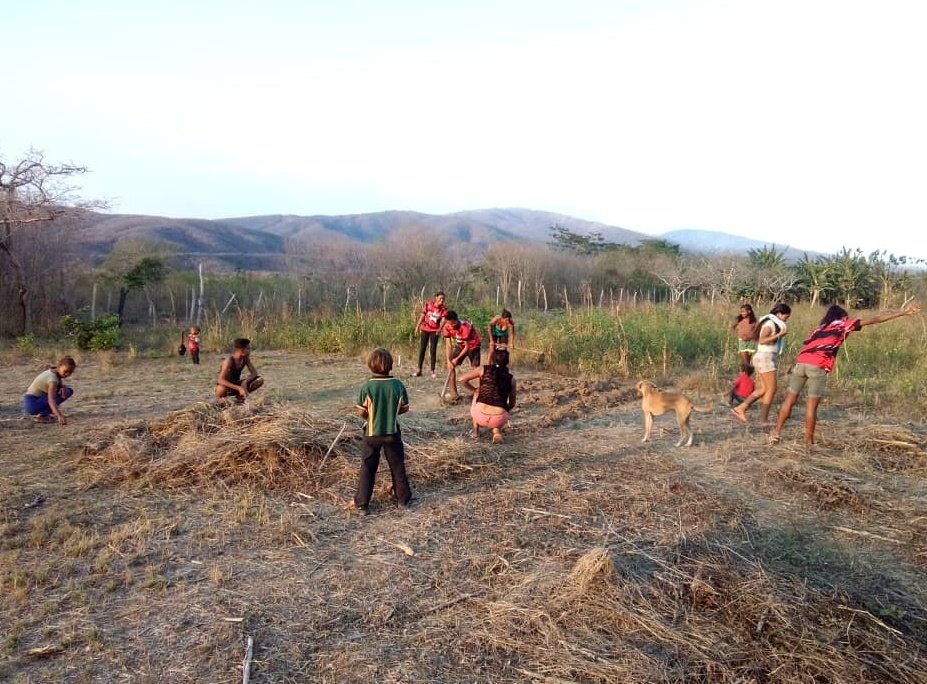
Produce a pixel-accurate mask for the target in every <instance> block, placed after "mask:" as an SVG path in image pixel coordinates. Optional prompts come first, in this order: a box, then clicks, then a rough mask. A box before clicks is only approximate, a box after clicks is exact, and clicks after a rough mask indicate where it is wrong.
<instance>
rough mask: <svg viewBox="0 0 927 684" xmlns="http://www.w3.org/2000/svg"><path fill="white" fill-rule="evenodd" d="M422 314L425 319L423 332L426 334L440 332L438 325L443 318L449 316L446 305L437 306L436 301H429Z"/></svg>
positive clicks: (422, 327) (423, 320)
mask: <svg viewBox="0 0 927 684" xmlns="http://www.w3.org/2000/svg"><path fill="white" fill-rule="evenodd" d="M422 314H423V315H424V316H425V317H424V318H423V319H422V326H421V331H422V332H426V333H436V332H438V323H439V322H440V321H441V319H442V318H444V317H445V316H447V307H446V306H444V304H441V305H440V306H439V305H438V304H435V303H434V301H429V302H427V303H426V304H425V307H424V308H423V309H422Z"/></svg>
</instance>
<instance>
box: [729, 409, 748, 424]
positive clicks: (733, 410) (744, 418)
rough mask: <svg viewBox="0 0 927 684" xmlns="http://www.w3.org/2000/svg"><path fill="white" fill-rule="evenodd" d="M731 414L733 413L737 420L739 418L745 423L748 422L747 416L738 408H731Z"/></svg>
mask: <svg viewBox="0 0 927 684" xmlns="http://www.w3.org/2000/svg"><path fill="white" fill-rule="evenodd" d="M731 415H733V416H734V417H735V418H736V419H737V420H739V421H740V422H741V423H743V424H744V425H746V424H747V416H745V415H744V414H743V413H741V412H740V411H738V410H737V409H731Z"/></svg>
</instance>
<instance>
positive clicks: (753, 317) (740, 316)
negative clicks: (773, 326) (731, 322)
mask: <svg viewBox="0 0 927 684" xmlns="http://www.w3.org/2000/svg"><path fill="white" fill-rule="evenodd" d="M740 308H741V309H746V310H747V315H746V316H744V315H743V314H737V322H738V323H740V322H741V321H742V320H743V319H744V318H746V319H747V320H748V321H750V322H751V323H756V314H755V313H753V306H751V305H750V304H741V305H740Z"/></svg>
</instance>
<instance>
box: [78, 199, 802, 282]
mask: <svg viewBox="0 0 927 684" xmlns="http://www.w3.org/2000/svg"><path fill="white" fill-rule="evenodd" d="M554 225H558V226H562V227H563V228H566V229H567V230H569V231H571V232H574V233H578V234H583V235H587V234H590V233H593V232H594V233H598V234H600V235H601V236H602V237H603V238H604V239H605V240H606V241H608V242H617V243H619V244H625V245H638V244H640V243H641V242H644V241H646V240H655V239H662V240H667V241H669V242H672V243H675V244H678V245H679V246H680V247H681V248H682V250H683V251H685V252H693V253H735V254H746V253H747V251H748V250H750V249H759V248H762V247H764V246H768V245H772V243H770V242H764V241H762V240H751V239H749V238H743V237H739V236H735V235H730V234H727V233H717V232H712V231H701V230H678V231H671V232H668V233H664V234H662V235H650V234H647V233H641V232H637V231H633V230H627V229H625V228H619V227H617V226H610V225H606V224H603V223H597V222H594V221H586V220H584V219H579V218H575V217H573V216H567V215H564V214H556V213H551V212H546V211H537V210H533V209H479V210H473V211H460V212H456V213H452V214H424V213H420V212H414V211H382V212H375V213H368V214H351V215H342V216H325V215H317V216H297V215H281V214H274V215H266V216H243V217H235V218H225V219H212V220H210V219H185V218H166V217H160V216H145V215H133V214H102V213H96V214H92V215H90V216H89V217H88V218H86V219H84V220H82V221H80V222H79V223H78V224H76V225H75V226H74V230H75V233H74V235H75V237H76V238H77V240H76V242H77V244H78V245H79V249H80V251H81V253H82V255H83V256H85V257H86V258H88V259H89V260H90V261H93V262H97V263H99V262H100V261H102V259H103V258H104V257H105V256H106V254H108V253H109V251H110V250H111V249H112V248H113V246H114V245H115V244H116V243H118V242H120V241H122V240H127V239H131V240H142V241H146V242H154V243H159V244H162V245H164V246H165V247H166V248H167V249H169V250H170V251H171V252H173V253H174V254H175V255H176V257H177V258H179V259H181V260H183V261H189V262H191V263H192V262H196V261H206V262H208V263H209V264H210V265H211V266H214V267H219V268H229V269H235V268H242V269H247V270H263V271H277V270H283V268H284V267H285V256H286V253H287V250H288V248H289V247H291V246H293V245H296V244H298V245H302V246H312V245H317V244H331V243H341V244H351V243H375V242H379V241H390V240H391V239H396V238H397V237H399V236H409V235H413V236H415V235H427V236H428V237H429V238H434V239H438V240H441V241H443V242H445V243H446V244H448V245H464V246H468V247H469V248H471V249H475V250H482V249H485V248H486V247H487V246H488V245H490V244H492V243H496V242H523V241H527V242H538V243H544V242H548V241H549V240H550V229H551V227H552V226H554ZM777 249H780V250H782V249H783V247H782V246H777ZM785 252H786V253H785V256H786V258H787V259H790V260H792V259H797V258H799V257H800V256H801V255H802V254H803V252H802V251H801V250H795V249H788V248H786V249H785Z"/></svg>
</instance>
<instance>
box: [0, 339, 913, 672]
mask: <svg viewBox="0 0 927 684" xmlns="http://www.w3.org/2000/svg"><path fill="white" fill-rule="evenodd" d="M851 344H852V342H851ZM851 353H852V351H851ZM218 359H219V357H218V356H215V355H207V356H206V357H205V358H204V363H203V365H202V366H200V367H198V368H195V367H193V366H192V365H190V364H189V362H186V363H184V361H183V360H179V359H176V358H171V359H158V360H142V359H135V360H130V359H128V358H127V357H126V356H125V355H108V356H102V357H99V358H96V359H94V358H89V359H87V360H86V361H85V362H83V363H82V364H81V367H80V368H79V370H78V373H77V374H76V376H75V378H74V382H73V384H74V386H75V387H76V389H77V396H76V398H75V400H74V401H73V404H72V405H70V406H67V405H66V407H67V408H68V409H69V412H70V414H71V416H72V417H73V424H72V425H69V426H67V427H66V428H59V427H57V426H54V425H50V426H35V427H33V426H31V425H30V424H28V423H24V422H22V420H20V419H19V418H18V410H19V409H18V405H16V404H13V403H9V402H5V403H4V404H3V405H2V407H0V414H2V415H0V418H2V420H3V422H2V423H0V450H2V452H0V453H2V456H0V466H2V467H0V516H2V517H0V525H2V526H0V544H2V546H0V639H2V641H0V680H6V681H12V682H52V681H54V682H57V681H67V682H71V681H73V682H82V681H100V682H109V681H131V682H158V681H170V682H206V681H208V682H235V681H241V678H242V658H243V656H244V653H245V644H246V641H247V638H248V637H249V636H250V637H253V639H254V658H253V663H252V665H251V681H253V682H303V681H322V682H361V681H377V682H425V681H429V682H448V683H450V682H504V681H511V682H539V683H541V682H543V683H554V682H623V681H635V682H636V681H641V682H700V681H715V682H731V683H733V682H823V681H834V682H859V681H868V682H927V653H925V650H924V649H925V644H927V605H925V602H927V598H925V597H927V574H925V569H927V454H925V450H927V432H925V430H924V428H923V425H922V424H921V421H920V418H918V417H916V416H912V415H911V414H910V413H906V412H905V411H903V410H899V411H898V412H897V413H896V414H895V415H894V416H892V415H889V413H888V412H887V410H886V409H885V408H884V407H880V408H878V410H876V409H873V408H871V407H870V408H860V406H861V404H859V403H858V402H854V403H853V405H841V402H840V400H839V399H838V398H836V397H835V398H831V399H828V400H827V402H825V405H824V407H823V409H822V412H821V423H820V425H819V434H820V435H821V444H820V445H819V446H818V447H817V448H816V449H815V450H814V451H813V452H811V453H807V452H806V451H805V450H804V449H803V448H801V447H800V446H799V440H800V425H799V422H798V421H793V423H792V424H790V426H789V427H788V428H787V429H786V432H785V433H784V438H783V443H782V445H780V446H778V447H772V448H770V447H767V446H766V445H765V434H764V433H762V432H761V431H759V430H758V429H756V428H747V429H744V428H743V427H742V426H740V425H739V424H734V422H732V420H731V419H730V417H729V415H728V413H727V411H726V410H725V409H724V408H722V407H721V406H720V405H718V401H719V396H718V395H717V394H715V395H713V396H710V395H708V394H706V393H705V392H704V391H702V390H701V386H700V384H699V383H698V379H697V378H688V379H687V378H684V377H679V378H676V384H677V387H681V388H683V389H686V390H687V391H689V392H690V393H691V394H694V395H696V396H700V397H701V398H702V400H703V401H708V400H710V401H711V402H712V403H713V404H714V405H715V407H716V408H715V410H714V412H713V413H711V414H708V415H697V416H694V417H693V425H694V428H695V430H696V444H695V446H694V447H692V448H690V449H674V448H673V446H672V445H673V443H674V442H675V431H676V427H675V424H674V422H673V420H672V418H670V417H667V416H664V417H662V418H660V419H658V421H657V426H656V429H655V436H656V439H655V441H654V442H653V443H652V444H649V445H647V446H642V445H641V444H640V437H641V433H642V421H641V417H640V412H639V400H638V399H637V398H636V397H635V396H634V393H633V390H632V387H633V381H632V380H625V379H622V380H615V381H612V380H598V381H597V380H579V379H564V378H563V377H558V376H555V375H553V374H551V373H550V372H549V371H547V370H546V369H545V368H544V367H539V366H534V367H531V368H528V367H521V368H518V369H517V371H518V378H519V381H520V385H521V387H520V389H521V395H522V399H523V401H522V406H521V408H520V409H519V410H518V412H517V413H516V415H515V416H514V419H513V423H512V429H511V430H510V431H509V433H508V435H507V440H506V442H505V444H503V445H501V446H499V447H496V448H493V447H492V446H490V445H489V444H488V443H487V441H482V442H480V443H478V444H474V443H473V442H471V441H470V440H469V439H468V438H467V437H466V434H467V431H468V420H467V414H466V407H464V406H454V407H450V408H441V407H440V406H439V405H438V398H437V394H438V391H439V388H440V386H441V382H440V380H431V379H415V380H408V381H407V384H408V386H409V389H410V392H411V398H412V405H413V412H412V413H410V414H409V416H408V418H407V419H406V420H405V422H404V423H403V425H404V433H405V438H406V441H407V444H408V461H409V467H410V472H411V477H412V482H413V487H414V488H415V494H416V502H415V505H414V507H413V508H412V509H411V510H409V511H407V512H400V511H398V510H396V509H395V508H394V507H393V506H392V505H391V504H390V503H389V502H388V500H387V497H386V495H385V493H384V491H383V487H382V486H378V490H377V493H376V494H375V508H374V511H373V513H374V514H373V515H371V516H370V517H367V518H360V517H351V516H350V515H349V514H347V513H346V512H345V511H344V510H343V509H342V507H341V505H342V503H343V502H344V500H345V499H346V498H347V497H349V496H350V494H351V493H352V488H353V480H354V476H355V471H356V464H357V454H358V452H359V447H358V443H359V421H358V420H357V419H356V418H351V417H349V412H348V409H349V407H350V406H351V404H352V403H353V400H354V398H355V392H356V390H357V387H358V386H359V383H360V381H361V380H362V378H363V377H364V376H365V369H364V367H363V365H362V363H361V362H360V361H357V360H354V361H351V360H337V359H323V358H317V357H316V358H310V357H307V356H305V355H302V354H296V353H286V352H268V353H262V354H258V355H257V356H256V361H257V364H258V367H259V369H260V370H261V371H262V373H263V374H264V375H265V376H266V377H267V379H268V387H269V391H267V392H265V393H264V395H263V396H262V397H260V398H259V399H256V400H255V402H254V404H253V405H251V406H249V407H236V408H231V409H227V410H224V411H219V410H217V409H216V408H215V407H213V406H211V405H209V404H201V403H197V401H198V400H201V399H203V398H204V397H208V396H209V392H210V391H211V387H212V380H213V378H214V373H215V371H216V369H217V367H218ZM34 370H35V367H34V366H32V365H30V363H28V362H26V363H23V362H17V363H15V364H12V363H11V364H10V365H8V366H7V367H5V368H3V373H2V374H0V396H3V397H7V398H12V399H14V400H15V399H16V398H17V397H18V396H19V395H20V394H21V392H22V388H23V387H25V386H26V384H27V383H28V382H29V380H31V378H32V376H33V373H34ZM404 370H405V369H404ZM664 384H667V383H664ZM754 417H755V416H754ZM345 421H346V422H347V423H348V429H347V430H346V431H345V433H344V435H343V436H342V439H341V440H340V441H339V442H338V444H337V445H336V447H335V448H334V449H333V450H332V453H331V454H330V456H329V457H328V459H327V460H326V461H325V462H324V465H323V464H322V457H323V455H324V453H325V452H326V450H327V449H328V447H329V445H330V444H331V442H332V440H333V439H334V437H335V435H336V434H337V433H338V431H339V430H340V429H341V427H342V425H343V424H344V422H345ZM384 465H385V464H384ZM381 475H382V473H381ZM384 483H385V480H384Z"/></svg>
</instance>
